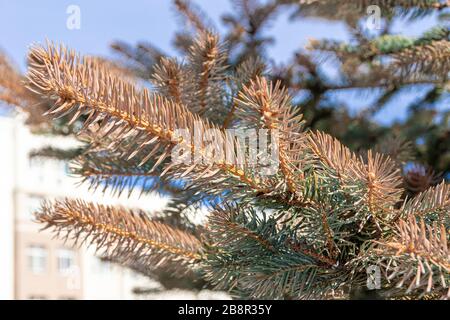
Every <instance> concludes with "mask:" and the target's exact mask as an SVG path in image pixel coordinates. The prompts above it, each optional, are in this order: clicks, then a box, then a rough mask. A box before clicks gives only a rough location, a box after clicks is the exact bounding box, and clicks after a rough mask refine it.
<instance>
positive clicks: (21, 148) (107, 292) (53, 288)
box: [0, 116, 166, 299]
mask: <svg viewBox="0 0 450 320" xmlns="http://www.w3.org/2000/svg"><path fill="white" fill-rule="evenodd" d="M0 141H1V142H2V147H3V148H2V152H3V154H2V156H1V157H0V167H2V168H5V169H4V172H3V174H2V178H1V180H0V204H1V206H0V207H1V211H2V212H1V214H0V261H1V263H0V284H1V285H0V299H135V298H139V296H138V295H136V294H134V293H133V290H134V289H135V288H138V287H148V286H155V283H151V281H149V280H148V279H147V278H144V277H142V276H140V275H138V274H136V273H133V272H131V271H129V270H126V269H123V268H120V267H118V266H116V265H112V264H111V263H108V262H104V261H101V260H100V259H99V258H97V257H95V256H94V255H93V253H92V250H86V248H81V249H74V248H72V247H71V246H70V243H68V244H65V243H63V242H61V241H58V240H55V239H52V235H51V233H50V232H48V231H42V232H40V231H39V229H40V228H41V226H38V225H37V224H36V223H34V222H33V215H32V213H33V212H34V211H36V210H37V209H39V206H40V205H41V203H42V201H44V199H46V200H48V199H55V198H61V197H67V196H70V197H73V198H82V199H86V200H91V201H95V202H100V203H114V204H121V205H125V206H128V207H140V208H143V207H145V209H147V210H150V211H152V210H157V209H159V208H161V207H162V206H164V204H165V201H166V200H165V199H163V198H161V197H159V196H157V195H154V196H153V195H152V196H150V197H147V198H146V199H147V201H146V202H145V203H143V202H142V200H139V199H138V197H137V196H133V195H132V196H131V197H130V198H125V197H122V198H119V199H118V200H117V199H116V198H112V197H108V196H107V195H103V194H102V193H100V192H95V193H92V192H89V191H88V190H87V188H86V187H84V186H77V185H76V182H77V181H76V179H74V178H70V177H69V176H68V175H67V172H68V171H67V164H66V163H65V162H63V161H57V160H53V159H52V160H49V159H43V158H33V157H30V153H31V152H32V151H34V150H37V149H39V148H41V147H47V146H59V147H64V146H66V147H67V146H70V145H71V144H73V143H75V142H74V141H71V140H68V139H60V138H58V139H55V138H54V137H49V136H47V137H46V136H42V135H39V136H38V135H33V134H32V133H31V132H30V131H29V129H28V128H27V127H25V125H24V123H23V120H22V119H21V118H20V117H1V116H0ZM148 199H150V200H148ZM69 242H70V241H69Z"/></svg>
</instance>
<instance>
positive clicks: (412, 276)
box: [374, 215, 450, 298]
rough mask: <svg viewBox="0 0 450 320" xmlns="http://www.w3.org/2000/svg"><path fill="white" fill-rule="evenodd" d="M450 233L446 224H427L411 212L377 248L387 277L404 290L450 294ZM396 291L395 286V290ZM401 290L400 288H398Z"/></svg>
mask: <svg viewBox="0 0 450 320" xmlns="http://www.w3.org/2000/svg"><path fill="white" fill-rule="evenodd" d="M448 240H449V235H448V232H447V230H446V228H445V227H444V225H438V224H436V223H434V224H433V225H427V224H425V222H424V220H423V219H420V220H419V222H417V221H416V218H415V217H414V216H412V215H410V216H409V217H408V218H407V220H400V222H399V224H398V226H397V234H396V235H395V236H394V237H393V238H392V239H389V240H385V241H383V242H381V243H379V246H378V247H377V248H376V249H374V250H375V253H376V254H378V255H380V256H381V257H382V258H381V259H380V260H381V261H380V262H381V264H382V266H383V268H384V272H385V273H386V274H387V275H388V280H389V281H393V282H395V283H396V287H397V288H402V290H403V291H402V293H401V294H406V295H408V294H411V293H418V294H420V296H423V295H425V294H430V293H432V294H439V295H440V296H441V297H442V298H444V297H445V298H449V297H450V289H449V281H450V252H449V249H448ZM394 291H395V290H394ZM397 291H399V290H397Z"/></svg>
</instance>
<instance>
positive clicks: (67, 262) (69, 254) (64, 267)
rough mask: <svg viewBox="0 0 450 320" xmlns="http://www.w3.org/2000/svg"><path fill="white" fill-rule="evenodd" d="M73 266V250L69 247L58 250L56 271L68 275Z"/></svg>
mask: <svg viewBox="0 0 450 320" xmlns="http://www.w3.org/2000/svg"><path fill="white" fill-rule="evenodd" d="M74 266H75V252H74V251H73V250H70V249H59V250H58V271H59V273H60V274H64V275H68V274H69V273H70V272H72V270H73V268H74Z"/></svg>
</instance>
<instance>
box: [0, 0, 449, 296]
mask: <svg viewBox="0 0 450 320" xmlns="http://www.w3.org/2000/svg"><path fill="white" fill-rule="evenodd" d="M237 4H238V5H236V6H234V8H235V12H233V13H232V14H228V15H225V16H224V17H223V21H224V22H225V23H226V25H227V26H228V28H227V31H226V33H225V34H224V35H223V36H219V35H218V33H217V32H215V31H214V26H213V25H212V23H211V22H210V21H209V19H208V18H207V17H206V15H205V14H204V13H201V12H200V9H199V8H197V7H195V6H194V5H192V4H191V3H189V2H185V1H181V0H177V1H175V6H176V8H177V9H178V12H179V13H180V15H181V17H182V18H183V19H185V22H188V23H189V25H190V26H191V28H190V29H187V30H186V29H185V30H183V32H182V33H178V34H177V35H176V37H175V41H174V44H175V46H176V47H177V48H178V49H179V51H180V54H181V55H183V59H177V58H174V57H169V56H167V55H165V54H164V53H162V52H161V51H160V50H158V49H157V48H156V47H155V46H153V45H152V44H148V43H140V44H138V45H137V46H132V45H129V44H126V43H124V42H117V43H114V44H113V45H112V48H113V49H114V50H115V51H116V52H118V53H119V54H121V56H122V57H123V58H122V59H121V60H120V61H108V60H105V59H101V58H97V57H82V56H80V55H78V54H77V53H76V52H74V51H72V50H69V49H66V48H65V47H64V46H56V45H54V44H53V43H48V44H47V45H46V46H34V47H32V48H31V50H30V52H29V56H28V73H27V75H26V76H22V75H20V74H19V73H18V72H17V71H16V70H15V69H14V68H12V67H11V64H10V63H9V62H8V61H7V59H5V58H2V60H1V61H0V68H1V70H2V73H1V74H2V77H0V88H2V91H1V92H0V94H1V95H0V97H1V99H2V100H4V101H6V102H8V103H10V104H12V105H16V106H18V107H19V108H20V109H22V110H24V111H25V112H27V113H28V114H29V123H30V125H32V127H33V128H34V130H36V131H38V132H52V133H54V134H65V135H74V136H76V138H77V139H79V140H80V141H81V142H82V143H83V147H80V148H77V149H74V150H55V149H52V148H47V149H44V150H38V151H37V152H36V154H35V155H34V156H51V157H58V158H60V159H69V160H70V161H71V170H72V173H73V174H74V175H77V176H79V177H80V178H81V179H82V181H83V182H84V183H88V184H90V186H91V187H92V188H94V189H95V188H102V189H104V190H110V191H112V192H113V193H116V194H120V193H121V192H123V191H127V192H131V191H132V190H135V189H137V190H141V191H142V192H143V193H147V192H150V191H155V190H157V191H159V192H163V193H165V194H170V196H171V201H170V203H169V205H168V207H167V208H166V210H164V211H163V212H161V213H159V214H157V215H149V214H147V213H145V212H140V211H139V212H138V211H133V210H129V209H125V208H121V207H111V206H102V205H97V204H94V203H88V202H85V201H83V200H79V199H69V198H68V199H65V200H56V201H53V202H47V203H45V204H43V206H42V208H41V210H39V211H38V212H37V213H36V218H37V220H38V221H39V222H41V223H42V224H43V225H44V226H45V227H46V228H50V229H52V230H55V232H56V233H57V234H58V235H59V236H60V237H63V238H67V239H72V240H75V243H76V242H83V243H90V244H91V245H93V246H95V247H96V248H97V249H98V251H99V253H100V255H101V256H102V257H103V258H104V259H108V260H111V261H114V262H117V263H120V264H122V265H124V266H127V267H130V268H132V269H135V270H138V271H140V272H142V273H144V274H147V275H149V276H152V277H156V278H157V279H160V280H161V281H164V279H167V277H168V275H170V276H171V277H170V278H171V279H174V278H175V279H177V278H180V279H184V280H186V281H187V283H188V284H187V286H189V287H192V286H198V287H202V286H211V287H214V288H217V289H223V290H227V291H229V292H230V293H231V294H232V295H234V296H236V297H241V298H276V299H283V298H284V299H299V298H320V299H326V298H348V297H351V298H354V297H358V296H359V293H360V292H361V291H364V290H365V289H364V288H365V287H366V282H367V277H368V274H367V272H368V270H371V268H372V267H374V266H375V267H377V268H379V269H380V271H381V277H380V281H381V283H380V289H379V290H378V291H377V294H378V296H379V297H381V298H387V299H397V298H448V297H450V290H449V281H450V276H449V272H450V264H449V263H450V254H449V249H448V241H449V231H448V230H449V227H450V224H449V223H450V221H449V217H450V215H449V211H450V190H449V186H448V184H447V183H446V182H445V181H442V176H441V175H439V174H438V173H436V172H438V171H441V172H443V173H444V175H445V174H447V173H448V170H449V163H450V161H449V157H450V151H449V145H450V142H449V126H448V115H449V113H448V112H449V111H443V112H438V111H436V109H434V107H435V106H436V105H438V104H439V103H445V98H448V72H449V69H450V45H449V29H448V27H446V26H445V25H442V26H438V27H434V28H432V29H431V30H430V31H428V32H426V33H424V34H423V35H421V36H419V37H416V38H409V37H404V36H401V35H393V34H391V33H390V29H391V26H392V24H393V23H394V22H395V21H396V20H397V19H420V18H421V17H424V16H426V15H429V14H436V12H438V13H441V15H442V16H443V19H444V18H445V13H446V12H447V11H446V9H447V8H448V6H449V5H450V3H448V1H447V2H444V1H395V2H394V1H387V0H386V1H363V0H361V1H333V0H328V1H325V0H324V1H319V0H317V1H298V0H296V1H275V2H268V3H264V4H260V3H257V2H254V1H249V0H241V1H238V2H237ZM370 5H378V6H379V8H380V9H381V13H382V15H381V17H382V18H383V24H382V28H381V30H379V32H378V33H377V34H376V35H374V34H373V33H367V32H366V31H365V29H364V27H363V26H362V25H361V24H362V19H363V18H364V16H365V15H366V14H367V10H366V9H367V7H368V6H370ZM292 8H294V9H298V10H297V11H295V13H294V14H293V18H297V17H302V16H315V17H322V18H326V19H335V20H339V21H344V22H345V23H346V24H347V25H348V28H349V30H351V32H352V35H353V38H352V41H351V43H341V42H337V41H329V40H321V41H318V40H314V41H311V43H310V44H309V46H308V48H307V49H302V50H299V51H298V52H296V54H295V57H294V58H293V59H292V63H291V64H290V65H288V66H284V67H279V66H278V67H276V66H273V65H272V66H270V64H269V62H268V58H267V56H266V55H265V48H266V47H267V46H268V45H269V44H270V43H271V42H272V40H273V39H271V38H269V37H267V36H265V32H264V30H265V29H266V28H267V26H268V23H269V22H270V20H271V19H274V18H275V16H276V15H277V14H278V13H279V12H281V11H283V10H291V9H292ZM324 58H326V59H331V60H332V61H334V62H335V66H336V71H337V72H338V74H339V77H337V78H336V79H328V78H327V77H326V76H325V73H324V72H323V68H322V65H321V63H320V61H323V59H324ZM146 81H148V82H149V83H150V84H151V88H149V86H146V85H142V83H143V82H146ZM23 83H25V86H24V85H23ZM410 87H412V88H416V87H425V88H427V94H426V95H425V96H424V98H423V99H422V100H420V101H417V102H416V103H415V104H414V105H413V106H411V108H410V109H411V113H410V115H409V117H408V119H407V121H405V122H404V123H396V124H395V125H394V126H392V127H382V126H380V125H378V124H376V123H375V122H374V121H373V116H374V114H376V113H377V112H379V111H380V110H381V109H382V108H384V107H385V105H386V104H387V103H389V102H390V101H393V100H394V99H395V98H396V97H398V95H399V94H401V93H403V92H404V91H405V88H410ZM342 90H365V91H368V90H369V91H370V92H371V93H373V94H376V93H378V94H379V97H378V99H377V101H376V103H374V104H373V106H372V107H371V108H368V109H366V110H363V111H362V112H361V113H360V114H358V115H357V116H352V115H351V114H350V113H349V112H347V111H346V109H345V108H341V107H342V106H338V105H336V104H334V103H333V101H332V99H331V95H330V93H333V92H336V91H342ZM301 91H302V92H306V93H307V94H302V95H300V94H299V93H300V92H301ZM374 91H377V92H374ZM380 92H381V94H380ZM43 113H45V116H42V114H43ZM49 119H54V120H49ZM180 129H181V130H183V129H187V132H188V133H187V134H181V133H180V131H179V130H180ZM245 130H246V131H245ZM252 130H255V132H258V133H260V135H259V136H256V138H254V136H250V139H249V140H250V141H248V142H247V144H245V139H241V137H240V136H239V135H236V133H239V132H246V133H247V134H248V133H249V132H250V133H252V132H254V131H252ZM261 133H269V137H267V139H266V138H265V137H264V136H263V135H261ZM199 138H200V141H199ZM253 138H254V139H253ZM419 138H420V139H419ZM341 141H342V142H344V143H342V142H341ZM252 142H253V143H254V144H252ZM346 144H347V145H348V146H349V147H347V146H346ZM255 145H256V146H257V148H256V149H255V147H254V146H255ZM264 145H265V146H266V147H267V149H268V150H270V152H264V151H267V150H262V146H264ZM258 147H259V149H258ZM179 151H181V152H179ZM248 159H250V160H252V161H248ZM180 160H181V161H180ZM417 160H418V163H414V161H417ZM205 204H206V205H208V206H210V208H211V212H210V213H209V214H208V217H207V219H206V221H204V223H195V222H194V221H193V219H192V216H191V213H192V209H193V208H198V207H200V206H203V205H205Z"/></svg>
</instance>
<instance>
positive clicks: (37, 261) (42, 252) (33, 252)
mask: <svg viewBox="0 0 450 320" xmlns="http://www.w3.org/2000/svg"><path fill="white" fill-rule="evenodd" d="M27 256H28V268H29V269H30V271H31V272H32V273H34V274H41V273H44V272H45V271H46V269H47V250H46V249H45V247H44V246H40V245H31V246H29V247H28V249H27Z"/></svg>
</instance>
